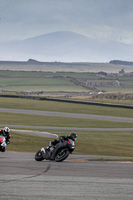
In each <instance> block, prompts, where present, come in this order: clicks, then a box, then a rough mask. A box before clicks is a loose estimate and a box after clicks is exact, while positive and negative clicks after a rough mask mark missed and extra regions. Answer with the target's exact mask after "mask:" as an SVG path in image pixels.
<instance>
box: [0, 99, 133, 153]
mask: <svg viewBox="0 0 133 200" xmlns="http://www.w3.org/2000/svg"><path fill="white" fill-rule="evenodd" d="M0 107H1V108H16V109H30V110H32V109H34V110H47V111H58V112H72V113H87V114H98V115H111V116H121V117H133V114H132V113H133V112H132V110H131V109H123V108H117V109H116V108H109V107H100V106H88V105H81V104H71V103H61V102H50V101H39V100H30V99H16V98H3V97H2V98H0ZM0 124H7V125H8V126H9V125H33V126H58V127H89V128H120V127H122V128H127V127H128V128H129V127H133V124H132V123H126V122H124V123H123V122H113V121H103V120H92V119H91V120H87V119H78V118H69V117H54V116H41V115H31V114H17V113H4V112H3V113H2V112H1V113H0ZM9 127H10V126H9ZM1 128H2V127H1ZM14 128H15V127H14ZM40 131H48V132H51V133H55V134H57V135H64V134H66V135H67V134H69V133H70V132H71V131H68V130H63V129H62V130H56V129H55V130H54V129H49V130H47V129H44V130H42V129H40ZM76 132H77V134H78V140H77V141H76V149H75V151H74V154H86V155H109V156H127V157H132V156H133V142H132V141H133V132H132V131H128V132H123V131H122V132H118V131H117V132H112V131H108V132H104V131H99V132H98V131H76ZM11 135H12V139H11V144H10V145H9V146H8V147H7V150H8V151H24V152H36V151H37V150H39V149H40V148H41V147H45V146H47V145H48V141H49V140H50V138H43V139H42V138H41V137H36V136H29V135H23V134H19V133H15V132H13V131H11Z"/></svg>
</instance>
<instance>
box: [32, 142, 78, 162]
mask: <svg viewBox="0 0 133 200" xmlns="http://www.w3.org/2000/svg"><path fill="white" fill-rule="evenodd" d="M74 149H75V143H74V141H73V140H71V139H68V140H63V141H59V143H57V144H56V145H55V146H52V147H50V148H49V149H47V148H45V149H44V148H42V149H41V150H39V151H38V152H37V153H36V154H35V160H36V161H42V160H44V159H46V160H55V161H56V162H62V161H63V160H65V159H66V158H67V157H68V156H69V154H70V153H72V152H73V151H74Z"/></svg>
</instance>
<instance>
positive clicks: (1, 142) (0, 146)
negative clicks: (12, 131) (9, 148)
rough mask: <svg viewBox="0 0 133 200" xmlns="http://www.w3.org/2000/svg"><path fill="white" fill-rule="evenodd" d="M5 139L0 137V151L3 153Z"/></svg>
mask: <svg viewBox="0 0 133 200" xmlns="http://www.w3.org/2000/svg"><path fill="white" fill-rule="evenodd" d="M6 145H7V144H6V139H5V137H4V136H3V135H0V151H2V152H5V150H6Z"/></svg>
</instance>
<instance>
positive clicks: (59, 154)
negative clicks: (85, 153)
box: [55, 148, 70, 162]
mask: <svg viewBox="0 0 133 200" xmlns="http://www.w3.org/2000/svg"><path fill="white" fill-rule="evenodd" d="M69 153H70V152H69V151H68V149H67V148H64V149H59V151H58V152H57V154H56V156H55V161H56V162H62V161H63V160H65V159H66V158H67V157H68V156H69Z"/></svg>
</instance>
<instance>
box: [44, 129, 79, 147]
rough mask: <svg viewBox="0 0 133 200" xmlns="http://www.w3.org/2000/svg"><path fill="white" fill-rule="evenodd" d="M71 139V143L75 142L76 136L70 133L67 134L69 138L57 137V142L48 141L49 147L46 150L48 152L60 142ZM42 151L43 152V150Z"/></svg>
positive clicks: (65, 136) (64, 136)
mask: <svg viewBox="0 0 133 200" xmlns="http://www.w3.org/2000/svg"><path fill="white" fill-rule="evenodd" d="M68 139H71V140H73V141H75V140H76V139H77V134H76V133H74V132H72V133H70V134H69V136H67V135H63V136H60V137H59V140H54V141H50V142H49V146H47V147H46V150H49V149H50V148H51V147H54V146H55V145H56V144H58V143H59V142H60V141H62V142H63V141H64V140H68ZM43 151H44V150H43Z"/></svg>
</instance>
